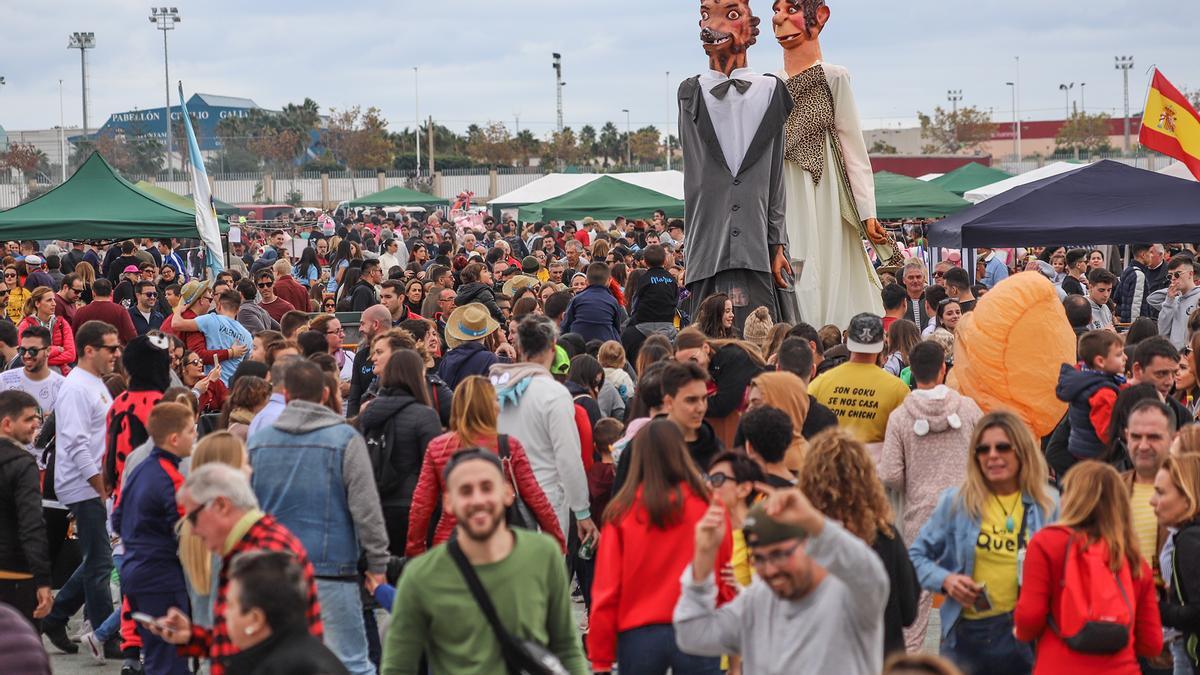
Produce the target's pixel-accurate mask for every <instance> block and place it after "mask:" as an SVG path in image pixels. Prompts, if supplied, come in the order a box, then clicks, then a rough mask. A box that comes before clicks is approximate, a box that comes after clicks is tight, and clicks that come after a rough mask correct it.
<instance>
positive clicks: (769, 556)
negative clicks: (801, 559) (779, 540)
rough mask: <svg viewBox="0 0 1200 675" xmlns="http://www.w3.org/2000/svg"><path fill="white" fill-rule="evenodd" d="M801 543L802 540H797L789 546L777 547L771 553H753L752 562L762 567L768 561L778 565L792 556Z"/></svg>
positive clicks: (751, 555)
mask: <svg viewBox="0 0 1200 675" xmlns="http://www.w3.org/2000/svg"><path fill="white" fill-rule="evenodd" d="M801 543H802V542H796V543H795V544H792V545H791V546H789V547H788V548H780V549H776V550H774V551H771V552H770V553H751V554H750V564H751V565H754V566H755V567H762V566H763V565H766V564H768V563H770V564H771V565H778V564H779V563H782V562H783V561H785V560H787V559H788V558H790V557H792V554H793V553H795V552H796V549H798V548H800V544H801Z"/></svg>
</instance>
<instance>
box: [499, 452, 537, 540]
mask: <svg viewBox="0 0 1200 675" xmlns="http://www.w3.org/2000/svg"><path fill="white" fill-rule="evenodd" d="M496 449H497V450H498V451H499V455H500V466H501V467H502V468H503V469H504V478H505V480H507V481H508V482H509V484H510V485H512V489H513V495H514V498H513V503H512V506H510V507H508V510H507V511H506V512H505V514H504V516H505V518H506V520H507V521H508V525H509V527H520V528H523V529H526V530H533V531H534V532H537V529H538V525H537V518H535V517H534V515H533V511H531V510H530V509H529V505H528V504H526V503H525V500H524V499H522V498H521V488H519V487H517V471H516V469H514V468H513V465H512V448H511V447H510V446H509V443H508V435H506V434H500V435H498V436H497V437H496Z"/></svg>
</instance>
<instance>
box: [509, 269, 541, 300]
mask: <svg viewBox="0 0 1200 675" xmlns="http://www.w3.org/2000/svg"><path fill="white" fill-rule="evenodd" d="M537 284H538V280H537V278H536V277H531V276H529V275H528V274H518V275H517V276H515V277H513V278H511V279H509V280H508V281H506V282H504V288H503V291H504V294H505V295H507V296H508V297H510V298H511V297H512V296H513V295H514V294H516V292H517V291H519V290H521V289H524V288H528V287H529V286H536V285H537Z"/></svg>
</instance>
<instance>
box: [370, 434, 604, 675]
mask: <svg viewBox="0 0 1200 675" xmlns="http://www.w3.org/2000/svg"><path fill="white" fill-rule="evenodd" d="M445 485H446V491H445V495H444V497H443V508H444V509H445V511H447V512H448V513H452V514H454V517H455V518H456V519H457V521H458V527H457V529H456V530H455V534H454V537H455V538H454V539H453V540H452V541H456V542H457V544H458V546H459V547H461V549H462V551H463V553H464V554H465V555H466V558H467V560H468V562H470V563H471V566H472V568H473V569H474V570H475V574H476V575H477V576H478V577H479V580H480V583H481V584H482V585H483V588H484V590H486V591H487V594H488V596H489V597H490V598H491V601H492V604H493V605H494V606H495V607H496V614H497V615H498V617H499V619H500V622H501V623H502V624H503V626H504V627H505V629H506V630H507V631H508V632H509V633H510V634H511V635H512V636H513V637H515V638H517V639H523V640H532V641H534V642H537V643H539V644H542V645H544V646H545V647H546V648H547V649H548V650H550V651H551V652H553V653H554V654H555V655H556V656H557V657H558V659H559V660H560V661H561V662H562V664H563V665H564V666H565V667H566V668H567V670H568V671H570V672H571V673H572V675H588V673H590V671H589V669H588V666H587V662H586V661H585V660H584V657H583V648H582V644H581V642H580V639H579V634H578V632H577V630H576V627H575V621H574V618H573V616H572V614H571V591H570V588H569V586H568V583H567V581H568V580H567V572H566V567H565V565H564V564H563V557H562V551H561V549H560V548H559V546H558V544H557V543H556V542H555V541H554V540H553V539H551V538H550V537H548V536H546V535H544V534H539V533H536V532H531V531H529V530H521V529H509V527H508V524H507V523H506V522H505V517H504V516H505V511H506V509H507V508H508V507H509V506H510V505H512V503H513V499H514V498H515V495H514V494H513V489H512V484H511V483H510V482H509V481H508V480H506V479H505V476H504V470H503V468H502V466H501V463H500V459H499V457H497V456H496V455H495V454H493V453H491V452H488V451H486V450H478V449H475V450H463V451H461V452H459V453H457V454H456V455H455V456H454V457H453V458H451V460H450V462H449V463H447V465H446V469H445ZM422 652H424V653H425V655H426V657H427V658H428V660H429V667H430V669H431V671H432V672H435V673H455V674H456V675H473V674H478V675H485V674H486V675H491V674H492V673H497V672H504V667H503V665H502V664H503V663H504V657H503V655H502V654H501V650H500V642H499V641H498V640H497V638H496V634H495V632H494V631H493V630H492V627H491V625H490V624H489V623H488V621H487V619H486V618H485V617H484V615H483V613H482V612H481V611H480V609H479V606H478V605H477V604H476V602H475V599H474V597H473V596H472V595H471V591H470V590H469V589H468V587H467V583H466V580H465V579H464V578H463V576H462V573H461V572H460V571H459V569H458V566H457V565H456V564H455V562H454V559H453V558H452V557H451V555H450V552H449V550H447V547H446V545H445V544H443V545H441V546H437V547H435V548H433V549H432V550H430V551H429V552H428V553H426V554H425V555H422V556H420V557H419V558H416V559H414V560H412V561H411V562H410V563H409V564H408V566H407V567H406V568H405V570H404V575H403V576H402V577H401V579H400V583H399V586H398V587H397V589H396V600H395V603H394V605H393V606H392V623H391V627H390V628H389V629H388V633H387V640H386V642H385V644H384V652H383V669H382V670H383V675H407V674H412V675H418V673H421V672H422V671H421V670H420V663H421V654H422Z"/></svg>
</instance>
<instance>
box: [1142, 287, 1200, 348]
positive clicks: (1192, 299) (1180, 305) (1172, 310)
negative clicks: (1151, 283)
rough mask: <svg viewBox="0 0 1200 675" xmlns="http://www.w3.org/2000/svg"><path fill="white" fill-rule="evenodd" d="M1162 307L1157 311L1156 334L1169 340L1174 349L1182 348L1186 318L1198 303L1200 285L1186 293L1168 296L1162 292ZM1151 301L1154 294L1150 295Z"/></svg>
mask: <svg viewBox="0 0 1200 675" xmlns="http://www.w3.org/2000/svg"><path fill="white" fill-rule="evenodd" d="M1163 295H1164V297H1163V301H1162V307H1161V309H1159V311H1158V334H1159V335H1162V336H1163V337H1165V338H1167V339H1168V340H1170V341H1171V344H1173V345H1175V348H1176V349H1183V348H1184V347H1186V346H1187V343H1188V327H1187V325H1188V318H1189V317H1191V315H1192V312H1194V311H1196V305H1197V304H1200V286H1196V287H1195V288H1193V289H1192V290H1190V291H1188V292H1187V293H1185V294H1183V295H1181V296H1179V297H1176V298H1169V297H1166V294H1165V293H1164V294H1163ZM1150 298H1151V302H1153V300H1154V294H1151V296H1150Z"/></svg>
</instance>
